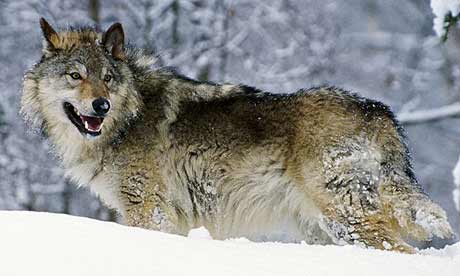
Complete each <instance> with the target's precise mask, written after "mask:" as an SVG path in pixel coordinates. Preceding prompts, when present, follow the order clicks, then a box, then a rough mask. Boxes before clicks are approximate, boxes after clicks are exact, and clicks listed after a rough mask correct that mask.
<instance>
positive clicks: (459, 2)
mask: <svg viewBox="0 0 460 276" xmlns="http://www.w3.org/2000/svg"><path fill="white" fill-rule="evenodd" d="M431 9H432V10H433V13H434V16H435V18H434V21H433V29H434V31H435V32H436V34H437V35H438V36H443V35H444V17H445V16H446V15H447V14H448V13H449V12H451V13H452V16H457V15H458V14H459V12H460V0H431Z"/></svg>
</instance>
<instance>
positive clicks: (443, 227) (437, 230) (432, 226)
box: [414, 203, 453, 239]
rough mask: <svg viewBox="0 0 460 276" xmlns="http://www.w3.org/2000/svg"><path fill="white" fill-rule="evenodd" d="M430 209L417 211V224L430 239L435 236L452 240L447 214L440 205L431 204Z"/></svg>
mask: <svg viewBox="0 0 460 276" xmlns="http://www.w3.org/2000/svg"><path fill="white" fill-rule="evenodd" d="M431 205H432V206H429V208H422V209H418V210H417V211H415V221H414V222H415V224H416V225H418V226H420V227H421V228H422V229H423V230H425V232H426V233H425V234H426V236H427V238H428V239H431V238H433V236H436V237H439V238H443V239H446V238H451V237H452V236H453V231H452V228H451V226H450V224H449V222H448V221H447V215H446V212H445V211H444V210H443V209H441V207H439V206H438V205H435V204H434V203H431Z"/></svg>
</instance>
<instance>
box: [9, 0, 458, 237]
mask: <svg viewBox="0 0 460 276" xmlns="http://www.w3.org/2000/svg"><path fill="white" fill-rule="evenodd" d="M41 16H43V17H45V18H46V19H47V20H48V21H49V22H50V23H51V24H52V25H53V26H55V27H57V28H58V27H67V26H69V25H95V26H97V27H98V28H100V29H102V30H104V29H105V28H107V27H108V26H109V25H110V24H111V23H113V22H116V21H119V22H121V23H122V24H123V26H124V28H125V32H126V37H127V39H128V40H129V41H130V42H131V43H132V44H135V45H137V46H139V47H144V48H147V49H149V50H151V51H152V52H154V53H156V54H157V55H158V57H159V63H160V65H168V66H174V67H177V68H178V70H179V71H180V72H182V73H184V74H186V75H188V76H190V77H194V78H198V79H201V80H211V81H217V82H233V83H245V84H249V85H252V86H257V87H258V88H262V89H265V90H268V91H272V92H280V93H281V92H294V91H296V90H298V89H300V88H305V87H311V86H315V85H320V84H331V85H335V86H339V87H342V88H345V89H347V90H351V91H354V92H359V93H360V94H362V95H364V96H367V97H370V98H373V99H377V100H380V101H383V102H384V103H386V104H388V105H390V106H391V107H392V109H393V111H395V112H396V113H397V114H406V115H407V114H411V112H417V111H418V110H427V109H433V108H443V107H445V106H450V105H452V104H453V105H454V106H455V105H456V104H459V103H460V93H459V92H460V33H459V32H458V31H457V30H452V31H451V33H449V39H448V40H447V42H446V43H444V44H442V43H440V39H439V38H438V37H435V36H434V32H433V27H432V26H433V25H432V23H433V22H432V20H433V15H432V11H431V9H430V2H429V0H405V1H401V0H385V1H375V0H347V1H338V0H337V1H333V0H188V1H186V0H155V1H153V0H151V1H148V0H130V1H128V0H112V1H109V0H105V1H104V0H86V1H61V0H16V1H12V0H11V1H4V0H0V64H1V67H0V72H1V73H0V209H6V210H35V211H48V212H59V213H68V214H73V215H79V216H87V217H92V218H98V219H103V220H116V219H117V218H116V216H115V214H113V213H112V212H110V211H109V210H107V209H105V208H104V207H103V206H102V205H101V203H100V202H99V200H98V199H97V198H95V197H94V196H93V195H91V194H90V193H89V192H88V190H86V189H78V188H77V187H76V186H74V185H71V184H69V183H68V181H67V180H66V179H65V178H64V177H63V171H62V169H61V168H60V167H59V165H58V162H57V160H55V159H54V157H53V155H52V154H51V153H50V147H49V145H47V144H46V142H45V141H44V140H43V139H42V138H40V137H39V136H38V135H36V134H33V133H27V131H26V130H25V126H24V124H23V121H22V119H21V118H20V116H19V114H18V110H19V100H20V96H21V82H22V75H23V73H24V71H25V70H26V69H27V68H29V67H30V66H31V65H32V64H33V63H34V62H37V61H38V60H39V59H40V56H41V41H42V37H41V32H40V28H39V23H38V19H39V17H41ZM403 117H404V116H403V115H401V117H400V118H403ZM403 123H404V126H405V128H406V130H407V134H408V138H409V147H410V150H411V152H412V156H413V159H414V166H415V172H416V176H417V177H418V179H419V181H420V183H421V184H422V185H423V186H424V188H425V190H426V192H427V193H428V194H429V195H430V196H431V197H432V198H433V199H434V200H435V201H436V202H438V203H439V204H440V205H442V206H443V207H444V208H445V209H446V210H448V214H449V219H450V222H451V223H452V225H453V226H454V228H455V231H457V233H459V232H460V213H459V212H458V211H457V210H456V208H455V202H454V200H453V196H452V191H453V190H454V187H455V186H454V180H453V177H452V170H453V168H454V166H455V164H456V162H457V159H458V157H459V154H460V120H459V118H455V116H444V117H440V118H434V119H432V120H426V119H422V120H420V121H416V122H409V121H407V122H403Z"/></svg>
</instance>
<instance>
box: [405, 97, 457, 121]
mask: <svg viewBox="0 0 460 276" xmlns="http://www.w3.org/2000/svg"><path fill="white" fill-rule="evenodd" d="M459 115H460V102H456V103H453V104H449V105H445V106H442V107H439V108H433V109H427V110H419V111H407V112H401V113H399V114H397V117H398V120H399V122H400V123H402V124H417V123H425V122H429V121H437V120H441V119H445V118H449V117H455V116H459Z"/></svg>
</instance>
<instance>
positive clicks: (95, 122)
mask: <svg viewBox="0 0 460 276" xmlns="http://www.w3.org/2000/svg"><path fill="white" fill-rule="evenodd" d="M80 118H81V120H82V121H83V123H84V124H85V127H86V128H87V129H88V130H93V131H99V130H100V128H101V125H102V118H98V117H90V116H83V115H80Z"/></svg>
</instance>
